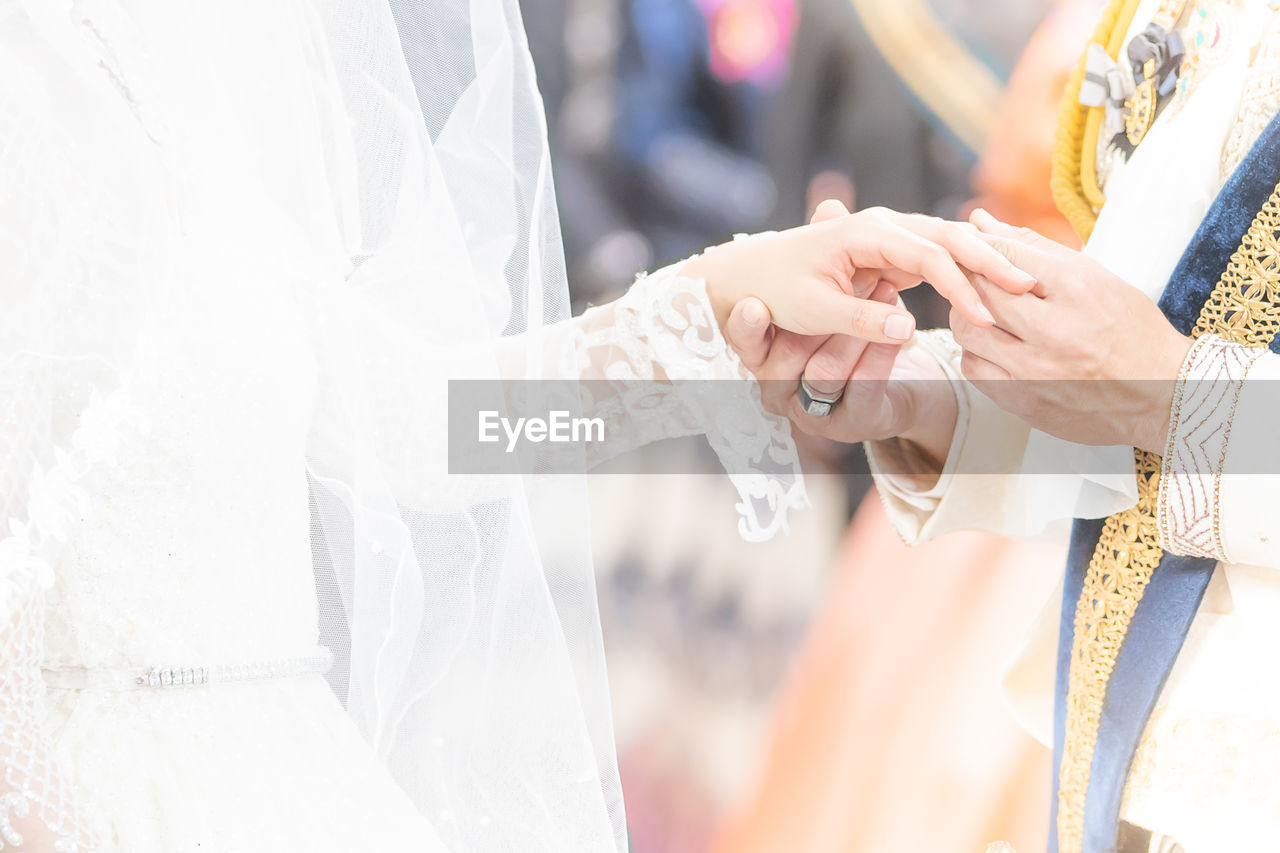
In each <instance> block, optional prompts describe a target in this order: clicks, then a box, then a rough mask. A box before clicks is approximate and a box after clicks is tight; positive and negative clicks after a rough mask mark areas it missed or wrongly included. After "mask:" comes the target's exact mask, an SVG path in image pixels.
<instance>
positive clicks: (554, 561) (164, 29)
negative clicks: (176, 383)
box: [0, 0, 626, 853]
mask: <svg viewBox="0 0 1280 853" xmlns="http://www.w3.org/2000/svg"><path fill="white" fill-rule="evenodd" d="M143 6H145V7H146V14H136V12H137V8H138V7H143ZM24 16H25V19H26V20H21V19H22V18H23V17H24ZM0 19H7V20H8V21H9V23H13V22H14V21H15V20H17V21H19V25H18V28H17V29H18V30H19V31H21V32H25V33H26V34H27V37H26V39H25V40H23V39H19V40H18V41H17V42H15V44H18V45H19V46H18V47H17V48H15V51H16V54H14V55H11V56H10V58H9V60H7V61H5V70H6V72H11V73H7V75H0V104H4V107H3V109H0V130H3V132H4V134H5V136H4V139H3V147H2V148H0V151H3V157H4V162H3V163H2V164H0V172H2V173H3V175H4V176H5V177H4V180H5V181H6V182H7V183H8V186H0V263H3V264H5V265H6V267H7V268H8V269H10V270H20V271H21V272H22V275H6V276H4V277H3V281H4V282H5V284H4V286H5V287H6V288H9V289H10V290H11V292H7V293H5V294H4V297H5V304H6V305H8V306H12V310H10V311H8V312H7V313H6V314H5V316H3V317H0V392H3V400H4V401H5V406H6V411H5V412H4V415H5V419H6V423H7V424H9V425H10V427H11V428H9V429H7V430H6V431H5V434H4V442H5V446H4V447H3V448H0V450H3V451H4V452H5V453H4V455H5V457H6V461H5V463H4V468H3V470H0V502H3V503H4V504H5V509H6V514H7V515H11V516H12V517H13V518H14V519H15V520H17V519H21V521H15V525H14V526H13V528H12V529H11V530H10V531H8V534H9V535H8V538H7V539H6V540H5V541H4V543H3V544H0V561H7V562H4V565H3V568H4V572H0V577H3V578H7V579H8V580H9V581H11V582H12V581H13V580H14V579H15V578H17V577H19V576H20V575H21V573H22V572H31V573H36V574H47V573H48V572H50V571H55V570H56V565H57V553H58V546H59V543H60V541H61V540H62V539H64V538H65V537H66V536H67V535H69V533H68V530H69V528H70V527H71V526H73V525H74V523H75V517H76V513H77V511H78V510H77V508H76V507H77V482H79V481H80V480H81V479H82V478H83V477H85V476H88V475H89V474H90V472H91V471H92V470H93V469H94V468H95V467H96V466H102V465H110V464H112V454H113V451H114V446H113V444H112V439H111V436H112V429H113V426H114V425H115V424H117V423H118V422H120V421H121V420H123V419H127V418H128V417H129V409H130V407H129V402H128V401H129V393H130V375H131V370H132V366H133V365H134V364H135V363H136V362H137V360H139V359H145V358H147V357H148V354H147V353H146V352H145V351H143V350H144V348H143V347H142V344H141V343H140V338H139V336H138V332H139V329H140V328H142V327H143V326H145V325H147V324H154V323H155V322H156V321H157V319H160V320H163V318H164V317H165V316H167V312H172V313H173V314H175V315H178V314H184V313H188V314H189V312H192V311H200V310H201V306H202V305H203V304H204V303H205V301H206V300H207V297H208V295H209V294H211V293H216V292H217V289H218V288H223V287H226V286H227V283H228V282H232V281H234V282H235V283H236V286H237V287H238V288H242V289H245V290H246V292H249V293H255V294H260V297H257V296H255V297H253V298H249V299H246V300H245V304H244V305H243V306H242V310H243V312H245V316H252V314H253V312H254V310H255V304H254V302H255V300H256V299H257V298H261V299H264V300H268V299H288V300H293V302H294V303H296V305H297V306H298V312H297V316H298V328H299V329H300V330H301V333H303V334H306V335H308V336H309V338H310V340H311V342H312V347H311V352H312V353H313V354H314V362H315V363H314V370H313V371H311V372H310V373H311V375H314V376H315V377H316V380H315V381H316V387H315V388H314V394H315V399H316V401H317V402H316V408H315V414H314V417H313V419H312V422H311V424H310V426H309V428H308V438H307V455H306V459H305V460H303V459H300V460H299V465H303V464H305V465H306V466H307V472H308V476H309V478H310V482H311V484H312V489H311V492H312V508H311V509H312V517H313V531H312V552H313V554H314V558H315V565H316V573H317V585H318V588H319V593H320V594H319V612H320V625H321V632H322V637H321V639H322V642H325V643H326V644H327V645H329V646H330V647H331V648H332V649H333V650H334V652H335V655H336V660H337V663H336V666H335V669H334V671H333V672H332V673H331V681H332V683H333V686H334V689H335V691H336V692H337V693H338V695H339V696H340V697H341V698H342V699H343V701H344V702H345V703H346V706H347V708H348V709H349V711H350V714H351V716H352V717H353V718H354V720H355V721H356V723H357V724H358V726H359V728H360V729H361V731H362V732H363V733H364V735H365V736H366V738H367V739H368V741H369V742H370V744H371V745H372V748H373V749H374V750H376V752H377V754H378V755H379V756H380V757H381V758H382V759H383V760H385V762H386V764H387V765H388V767H389V768H390V770H391V772H392V774H393V775H394V777H395V778H396V780H397V781H398V782H399V784H400V785H401V786H402V787H403V788H404V790H405V791H406V792H407V793H408V795H409V796H410V797H411V798H412V800H413V801H414V803H415V804H416V805H417V806H418V807H419V808H420V809H421V810H422V811H423V813H424V814H425V815H426V816H427V817H428V818H429V819H430V821H431V822H432V824H433V825H434V826H435V827H436V830H437V832H438V833H439V835H440V838H441V839H442V840H443V841H444V842H445V844H446V845H447V846H448V847H449V849H451V850H456V851H479V850H495V851H496V850H519V851H534V850H546V851H557V853H559V852H560V851H585V850H592V851H596V850H605V849H610V848H617V849H619V850H623V849H625V847H626V832H625V825H624V818H623V809H622V797H621V789H620V785H619V780H618V773H617V767H616V759H615V755H614V747H613V738H612V731H611V723H610V710H609V701H608V693H607V685H606V680H605V671H604V660H603V649H602V644H601V639H600V628H599V624H598V616H597V611H596V605H595V588H594V582H593V576H592V568H591V560H590V554H589V551H588V540H587V535H586V534H587V523H586V522H587V513H586V502H585V493H584V492H585V490H584V484H583V483H582V482H581V481H580V479H574V478H571V477H556V478H519V477H508V478H468V477H463V476H457V475H451V474H450V473H449V470H448V461H447V459H448V456H447V448H446V440H447V435H446V431H445V424H446V420H445V414H444V406H445V399H446V390H447V388H446V386H447V382H448V380H450V379H462V378H485V377H495V376H497V375H499V372H500V371H499V367H500V365H499V363H498V359H499V356H498V353H499V352H501V353H503V356H502V358H503V360H504V361H503V365H501V367H502V370H501V372H502V373H503V374H504V375H506V376H512V375H517V376H519V375H525V376H529V377H540V376H545V375H547V368H546V364H545V363H544V360H545V359H547V358H554V357H555V354H554V351H548V349H547V347H545V346H542V345H536V346H527V345H515V346H502V345H500V343H499V342H500V341H501V340H502V339H509V340H511V341H517V342H518V341H522V340H523V341H528V340H531V339H534V338H536V337H537V332H538V330H539V329H541V328H543V327H544V326H546V325H548V324H552V323H554V322H556V321H558V320H561V319H563V318H565V317H566V316H567V315H568V305H569V302H568V295H567V291H566V282H565V275H564V263H563V259H562V255H561V245H560V236H559V231H558V225H557V216H556V205H555V198H554V193H553V189H552V184H551V175H550V168H549V158H548V152H547V144H546V132H545V126H544V119H543V113H542V107H541V103H540V99H539V95H538V91H537V88H536V85H535V80H534V71H533V67H532V64H531V61H530V58H529V53H528V50H527V47H526V44H525V40H524V34H523V29H522V25H521V21H520V16H519V12H518V9H517V7H516V3H515V2H514V0H392V2H390V3H388V2H387V0H271V2H262V0H220V2H217V3H167V4H166V3H160V2H147V3H144V2H143V0H136V2H135V0H128V1H127V2H110V0H93V2H89V0H86V2H72V1H71V0H27V2H17V0H0ZM175 69H176V70H175ZM86 111H87V112H86ZM73 114H74V115H77V116H78V118H77V122H76V123H73V122H71V121H70V120H69V119H68V116H71V115H73ZM86 114H87V115H90V116H92V117H93V118H94V121H95V122H96V124H95V127H98V128H99V131H98V132H97V133H96V135H95V138H93V139H84V138H81V136H80V135H79V134H77V133H76V132H75V128H77V127H82V126H83V125H81V124H79V123H78V122H79V121H83V120H84V117H85V115H86ZM14 199H22V200H24V206H23V207H22V209H17V208H15V207H14V206H12V205H10V204H8V203H7V202H8V201H12V200H14ZM32 200H38V201H35V202H33V201H32ZM32 235H35V236H34V237H33V236H32ZM214 322H218V319H217V317H216V316H215V315H211V319H210V323H214ZM233 329H234V325H233V324H232V325H229V326H228V333H227V335H226V338H225V342H224V346H225V349H223V350H222V351H223V352H228V353H230V352H234V350H235V347H236V346H237V338H236V333H235V332H234V331H233ZM211 357H217V356H216V355H215V356H211ZM228 416H229V417H232V416H243V417H252V413H242V414H240V415H237V414H236V413H228ZM227 535H228V536H234V535H235V531H227ZM264 570H269V567H266V568H264ZM351 819H352V820H359V819H360V816H359V815H352V816H351Z"/></svg>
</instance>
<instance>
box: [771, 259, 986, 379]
mask: <svg viewBox="0 0 1280 853" xmlns="http://www.w3.org/2000/svg"><path fill="white" fill-rule="evenodd" d="M965 286H966V287H968V286H969V285H968V281H967V280H966V282H965ZM792 310H793V312H794V313H793V314H791V315H790V316H788V317H787V318H786V322H783V319H782V318H781V317H779V315H778V312H777V311H775V312H774V319H775V322H777V323H778V324H779V325H781V326H783V327H784V328H790V329H791V331H793V332H798V333H800V334H802V335H852V336H854V337H855V338H863V339H865V340H868V341H877V342H879V343H902V342H904V341H906V340H909V339H910V338H911V335H912V333H913V332H915V329H916V319H915V317H913V316H911V312H909V311H907V310H906V309H905V308H903V307H900V306H899V305H897V304H894V305H886V304H884V303H883V302H872V301H871V300H869V299H859V298H857V297H856V296H851V295H849V294H848V293H845V292H843V291H840V290H836V289H835V288H833V287H814V288H812V290H811V291H810V292H808V293H807V294H806V298H805V299H804V300H803V301H801V302H800V303H799V304H798V305H795V306H792ZM799 373H800V371H799V370H797V371H796V372H795V373H794V374H792V375H793V376H798V375H799Z"/></svg>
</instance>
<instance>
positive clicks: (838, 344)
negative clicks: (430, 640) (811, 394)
mask: <svg viewBox="0 0 1280 853" xmlns="http://www.w3.org/2000/svg"><path fill="white" fill-rule="evenodd" d="M868 298H869V299H870V300H871V301H873V302H882V303H884V304H886V305H896V304H897V303H898V291H897V290H896V289H894V287H893V285H892V284H890V283H889V282H887V281H884V280H881V281H879V282H877V283H876V286H875V287H874V289H873V290H872V292H871V293H870V294H869V295H868ZM881 346H889V347H891V348H893V349H895V350H896V349H897V345H896V344H884V345H881ZM867 347H868V344H867V341H866V340H864V339H863V338H853V337H850V336H848V335H832V336H831V337H830V338H829V339H828V340H827V342H826V343H825V344H823V345H822V346H820V347H818V350H817V351H816V352H815V353H814V354H813V356H812V357H811V358H810V359H809V363H808V364H806V365H805V367H804V381H805V382H806V383H807V384H808V386H809V387H810V388H812V389H813V390H814V391H817V392H818V393H819V394H837V393H839V392H840V391H841V390H842V389H843V388H844V386H845V383H847V382H848V381H849V377H850V376H852V375H853V372H854V368H855V366H857V365H858V364H859V359H860V358H863V357H864V356H863V353H864V351H866V350H867Z"/></svg>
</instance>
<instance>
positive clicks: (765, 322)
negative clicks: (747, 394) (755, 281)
mask: <svg viewBox="0 0 1280 853" xmlns="http://www.w3.org/2000/svg"><path fill="white" fill-rule="evenodd" d="M724 337H725V340H726V341H728V342H729V346H731V347H733V349H734V351H735V352H737V353H738V358H740V359H741V360H742V364H743V365H744V366H745V367H746V368H747V370H750V371H751V372H752V373H755V372H757V371H758V370H759V369H760V366H761V365H762V364H764V360H765V359H766V358H767V357H768V355H769V346H770V344H771V343H772V342H773V317H772V316H770V314H769V307H768V306H767V305H765V304H764V303H763V302H761V301H760V300H759V299H756V298H755V297H754V296H748V297H747V298H746V299H743V300H742V301H741V302H739V303H738V304H737V305H735V306H733V311H731V312H730V313H729V322H727V323H726V324H725V327H724Z"/></svg>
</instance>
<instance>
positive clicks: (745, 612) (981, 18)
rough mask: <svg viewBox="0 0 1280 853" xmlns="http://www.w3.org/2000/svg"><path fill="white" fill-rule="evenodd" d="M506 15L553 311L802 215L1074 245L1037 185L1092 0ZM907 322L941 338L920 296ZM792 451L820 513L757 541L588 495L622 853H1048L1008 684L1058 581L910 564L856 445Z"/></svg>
mask: <svg viewBox="0 0 1280 853" xmlns="http://www.w3.org/2000/svg"><path fill="white" fill-rule="evenodd" d="M521 3H522V7H523V12H524V18H525V25H526V29H527V30H528V34H529V42H530V47H531V49H532V51H533V55H534V61H535V64H536V66H537V71H538V78H539V84H540V87H541V89H542V93H543V97H544V99H545V102H546V108H547V115H548V129H549V132H550V136H551V146H552V152H553V159H554V167H555V173H556V184H557V186H556V189H557V193H558V196H559V202H560V210H561V217H562V220H563V223H562V225H563V232H564V239H565V249H566V254H567V260H568V264H569V281H570V287H571V290H572V295H573V299H574V302H575V313H576V311H580V310H582V308H584V307H585V306H586V305H588V304H591V303H597V302H603V301H607V300H609V299H612V298H613V297H615V296H616V295H618V293H619V292H620V291H621V290H623V289H624V288H626V287H627V286H628V285H629V284H630V282H631V281H632V280H633V278H634V276H635V274H636V272H637V271H638V270H644V269H654V268H656V267H658V266H661V265H662V264H664V263H665V262H668V261H672V260H676V259H679V258H682V257H684V256H687V255H689V254H691V253H693V252H695V251H697V250H699V249H700V248H702V247H704V246H706V245H708V244H710V243H715V242H720V241H723V240H725V239H727V238H729V237H730V236H731V235H733V234H734V233H737V232H749V231H758V230H762V229H769V228H785V227H790V226H792V225H796V224H799V223H801V222H803V221H805V220H806V219H807V218H808V216H809V214H810V213H811V212H812V210H813V208H814V206H815V205H816V204H817V202H818V201H821V200H822V199H824V198H839V199H841V200H842V201H844V202H845V204H847V205H848V206H850V207H851V208H852V207H869V206H876V205H884V206H888V207H892V208H895V209H898V210H905V211H916V212H926V213H932V214H936V215H939V216H944V217H948V218H955V217H963V216H965V215H966V214H967V212H968V210H969V209H971V208H972V207H973V206H976V205H981V206H983V207H985V208H987V209H988V210H990V211H991V212H992V213H994V214H995V215H996V216H998V217H1000V218H1002V219H1005V220H1006V221H1010V222H1014V223H1016V224H1020V225H1027V226H1029V227H1032V228H1035V229H1036V230H1038V231H1041V232H1042V233H1046V234H1048V235H1050V236H1052V237H1054V238H1055V239H1058V240H1061V241H1063V242H1067V243H1072V244H1074V242H1075V238H1074V235H1073V234H1072V232H1071V230H1070V228H1069V227H1068V226H1067V225H1066V223H1065V222H1064V221H1063V220H1061V219H1060V218H1059V217H1058V215H1057V213H1056V212H1055V210H1054V207H1053V202H1052V199H1051V197H1050V194H1049V162H1050V155H1051V150H1052V144H1053V134H1054V127H1055V124H1056V118H1057V111H1058V103H1059V99H1060V97H1061V92H1062V88H1063V85H1064V83H1065V80H1066V76H1067V74H1068V73H1069V70H1070V68H1071V67H1072V66H1073V65H1074V63H1075V61H1076V59H1077V58H1078V56H1079V54H1080V51H1081V50H1082V48H1083V45H1084V42H1085V40H1086V38H1087V37H1088V34H1089V32H1090V31H1091V30H1092V27H1093V24H1094V21H1095V19H1096V17H1097V15H1098V14H1099V11H1100V6H1101V4H1100V2H1099V0H1066V2H1062V0H1059V2H1048V0H521ZM905 298H906V300H907V303H908V305H909V307H911V309H912V310H913V311H914V312H915V313H916V316H917V318H918V321H919V325H920V326H921V327H922V328H928V327H931V326H939V325H945V322H946V306H945V305H944V304H943V303H942V302H941V300H939V299H938V298H937V297H936V296H935V295H934V294H933V293H932V292H931V291H930V290H929V289H928V288H927V287H921V288H917V289H915V290H913V291H910V292H909V293H908V294H906V297H905ZM802 449H803V452H804V454H805V457H806V466H805V469H806V472H807V473H808V482H809V491H810V500H811V503H812V505H813V506H812V508H811V509H809V510H807V511H805V512H802V513H799V514H797V515H796V516H795V517H794V518H793V522H792V529H791V532H790V535H789V536H785V537H780V538H779V539H777V540H775V541H772V542H769V543H766V544H764V545H750V544H747V543H744V542H742V541H740V540H739V539H738V537H737V533H736V525H735V519H736V511H735V509H734V502H735V493H734V492H733V489H732V487H731V486H730V485H729V483H728V480H727V479H726V478H725V477H723V476H722V475H721V476H716V475H714V474H710V475H707V476H698V475H687V476H679V477H677V476H669V475H667V476H661V477H658V476H650V477H645V476H629V477H624V476H608V475H600V476H594V477H591V478H589V479H590V481H591V489H592V499H593V501H592V502H593V522H592V523H593V528H594V529H593V540H594V546H595V553H596V561H597V567H598V571H599V593H600V599H601V611H602V619H603V622H604V634H605V643H606V650H607V654H608V657H609V668H610V678H611V685H612V691H613V699H614V716H615V720H616V727H617V731H616V735H617V740H618V745H619V760H620V764H621V770H622V779H623V787H624V790H625V794H626V798H627V811H628V822H629V826H630V830H631V835H632V844H633V850H634V851H636V853H659V851H661V853H702V851H716V853H747V851H750V852H751V853H755V851H761V853H763V851H813V853H827V851H832V853H834V851H899V850H908V851H923V850H928V851H930V853H948V852H949V851H966V853H971V851H981V850H982V849H983V846H984V845H985V844H986V843H987V842H990V841H994V840H997V839H1003V840H1007V841H1010V842H1012V843H1013V844H1014V846H1015V847H1017V848H1018V849H1022V850H1036V849H1044V846H1045V828H1046V826H1047V821H1048V805H1049V782H1050V777H1049V774H1050V769H1049V768H1050V761H1049V754H1048V750H1047V749H1046V748H1044V747H1043V746H1041V745H1040V744H1038V743H1036V742H1034V741H1032V740H1031V739H1030V737H1029V736H1027V735H1025V734H1024V733H1023V732H1022V731H1021V729H1019V728H1018V726H1017V724H1016V723H1015V722H1014V721H1013V719H1012V718H1011V717H1010V716H1009V715H1008V714H1007V712H1006V711H1005V709H1004V708H1003V706H1002V703H1001V697H1000V675H1001V669H1002V667H1003V665H1004V663H1005V661H1006V660H1007V659H1008V658H1009V657H1011V656H1012V654H1013V653H1014V651H1015V650H1016V648H1017V645H1018V643H1019V642H1020V641H1021V639H1022V636H1023V634H1024V633H1025V631H1026V629H1027V627H1028V626H1029V625H1030V624H1031V623H1032V621H1033V620H1034V618H1035V616H1036V614H1037V612H1038V611H1039V609H1040V607H1041V605H1042V603H1043V601H1044V600H1045V598H1046V597H1047V596H1048V594H1049V592H1050V591H1051V590H1052V588H1053V586H1054V583H1055V580H1056V576H1055V575H1054V574H1052V573H1050V574H1045V573H1044V569H1043V567H1046V566H1055V565H1061V555H1055V554H1053V553H1045V552H1046V551H1047V550H1052V548H1053V547H1054V546H1051V545H1048V544H1042V543H1035V542H1032V543H1026V542H1012V541H1008V540H1003V539H999V538H997V537H993V536H988V535H985V534H976V533H975V534H958V535H952V536H949V537H945V538H944V539H943V540H939V541H937V542H933V543H928V544H925V545H922V546H919V547H916V548H907V547H906V546H904V545H903V544H902V543H901V541H900V540H899V539H898V537H897V536H896V534H895V533H894V532H893V530H892V529H891V528H890V527H889V525H888V523H887V521H886V519H885V516H884V512H883V510H882V509H881V506H880V503H879V501H878V499H877V497H876V496H875V494H874V491H873V490H870V487H871V483H870V479H869V477H868V476H867V475H866V470H867V469H866V463H865V459H864V456H863V453H862V450H861V448H859V447H846V446H837V445H832V444H829V443H824V442H817V441H806V442H805V443H804V446H803V448H802ZM640 452H642V453H643V452H648V453H669V452H670V450H669V449H668V448H662V449H650V450H647V451H640ZM680 452H690V453H696V451H683V450H682V451H680ZM708 460H710V461H708ZM688 461H689V466H688V468H687V469H686V470H691V471H692V470H699V468H700V467H705V468H707V469H708V470H713V468H714V464H713V463H714V457H711V456H710V454H709V451H708V457H707V460H703V459H690V460H688ZM666 467H668V468H670V465H669V464H668V465H667V466H666ZM631 468H632V470H635V467H634V466H631ZM1037 567H1040V568H1037Z"/></svg>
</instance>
